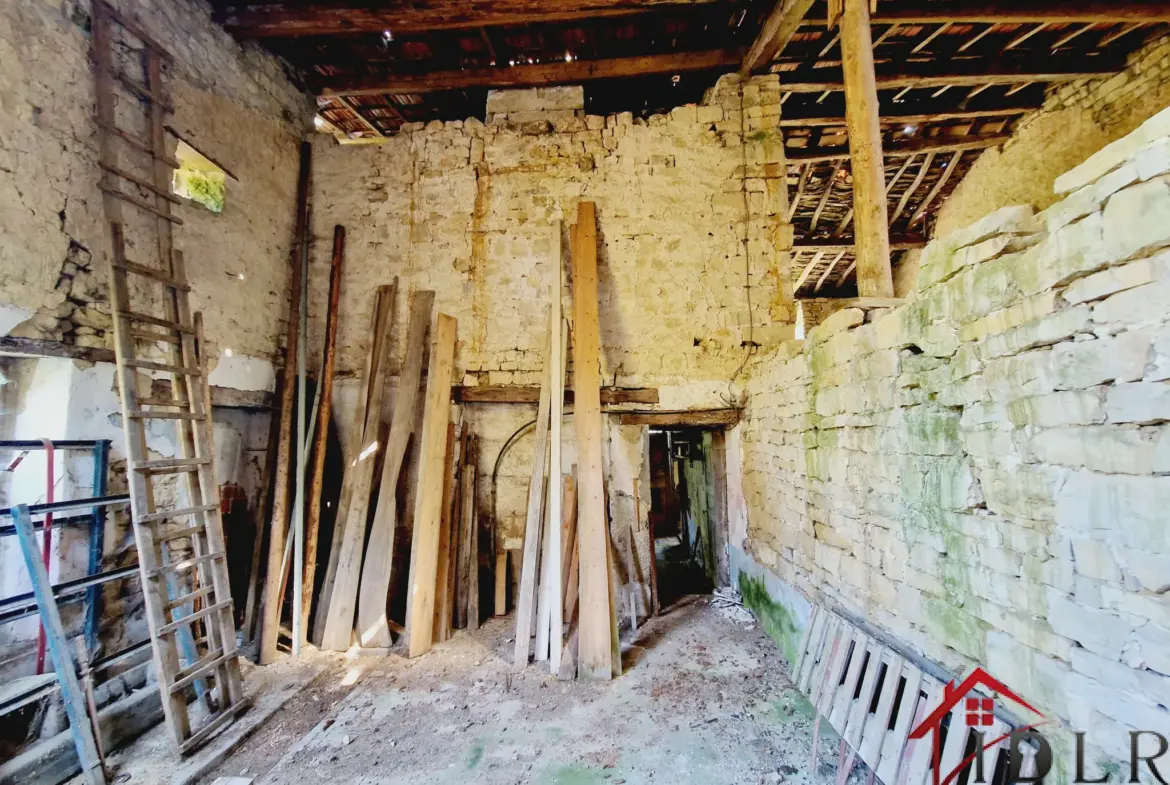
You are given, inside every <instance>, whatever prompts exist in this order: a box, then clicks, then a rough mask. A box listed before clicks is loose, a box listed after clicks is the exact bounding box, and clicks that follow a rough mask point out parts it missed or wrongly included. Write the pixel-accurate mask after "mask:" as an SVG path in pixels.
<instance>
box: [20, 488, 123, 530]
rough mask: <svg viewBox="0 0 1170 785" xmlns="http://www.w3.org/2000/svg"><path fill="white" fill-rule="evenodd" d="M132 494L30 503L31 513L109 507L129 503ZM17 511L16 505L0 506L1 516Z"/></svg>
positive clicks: (29, 511) (37, 526)
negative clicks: (50, 502) (49, 502)
mask: <svg viewBox="0 0 1170 785" xmlns="http://www.w3.org/2000/svg"><path fill="white" fill-rule="evenodd" d="M129 503H130V494H128V493H120V494H117V495H114V496H99V497H97V498H94V499H69V500H66V501H60V502H53V503H52V504H30V505H27V506H28V514H29V515H39V514H41V513H46V512H68V511H70V510H85V509H89V508H91V507H98V506H102V507H108V506H111V505H115V504H129ZM15 512H16V508H15V507H0V516H8V517H10V518H11V517H12V516H13V515H14V514H15ZM43 525H44V524H40V523H34V524H33V528H34V529H39V528H41V527H42V526H43Z"/></svg>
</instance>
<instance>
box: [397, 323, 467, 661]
mask: <svg viewBox="0 0 1170 785" xmlns="http://www.w3.org/2000/svg"><path fill="white" fill-rule="evenodd" d="M456 324H457V323H456V321H455V318H454V317H452V316H448V315H447V314H444V313H441V314H439V316H438V318H437V319H436V321H435V340H434V343H433V344H432V345H431V359H430V364H429V366H428V372H427V394H426V404H425V406H424V407H423V425H422V434H421V435H420V438H419V451H418V455H419V458H418V461H419V463H418V489H419V490H418V497H417V498H416V499H415V505H414V534H413V539H412V542H411V549H410V589H409V592H408V595H407V635H408V637H409V647H408V652H407V653H408V655H409V656H410V657H418V656H419V655H421V654H425V653H426V652H428V651H430V649H431V645H432V644H433V642H434V639H433V637H432V636H433V632H434V623H435V590H436V584H435V581H436V580H437V577H438V568H439V527H440V525H441V521H442V514H443V509H442V508H443V475H444V473H445V471H446V466H445V464H446V460H447V456H446V454H445V453H446V446H447V423H448V421H449V420H450V418H451V373H452V371H453V370H454V363H455V329H456Z"/></svg>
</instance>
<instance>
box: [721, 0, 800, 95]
mask: <svg viewBox="0 0 1170 785" xmlns="http://www.w3.org/2000/svg"><path fill="white" fill-rule="evenodd" d="M812 4H813V0H776V5H775V6H774V7H773V8H772V13H770V14H768V18H767V19H765V20H764V24H763V26H762V27H761V28H760V33H759V35H757V36H756V40H755V42H754V43H753V44H752V47H751V49H749V50H748V53H747V56H746V57H744V59H743V66H741V67H740V69H739V72H740V73H741V74H743V75H744V76H747V75H748V74H750V73H751V72H752V71H758V70H760V69H761V68H766V67H767V66H768V64H769V63H771V62H772V61H773V60H775V59H776V57H777V55H779V54H780V53H781V52H783V51H784V47H786V46H788V42H789V41H791V40H792V36H793V35H795V33H796V31H797V29H798V28H799V27H800V23H801V21H802V20H803V19H804V15H805V14H807V13H808V10H809V9H810V8H812Z"/></svg>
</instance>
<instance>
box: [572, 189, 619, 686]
mask: <svg viewBox="0 0 1170 785" xmlns="http://www.w3.org/2000/svg"><path fill="white" fill-rule="evenodd" d="M572 259H573V328H574V330H575V332H574V340H573V376H574V382H575V385H576V389H577V403H576V405H575V408H574V412H573V424H574V430H575V431H576V437H577V460H578V462H579V463H578V488H577V493H578V498H577V509H578V518H577V537H578V543H579V547H580V549H581V565H580V581H581V591H580V609H579V613H580V616H579V628H578V629H579V640H578V647H579V650H578V655H579V657H580V662H579V663H578V672H579V673H580V674H581V675H582V676H584V677H586V678H590V679H603V680H608V679H611V678H613V672H614V669H615V663H614V660H613V647H612V643H613V640H612V628H613V625H614V622H615V617H614V615H613V612H614V608H613V605H612V603H611V601H610V593H611V588H610V572H609V531H608V528H609V527H608V524H607V522H606V517H607V516H606V512H605V488H604V480H603V471H604V470H603V467H602V462H601V439H602V436H601V395H600V387H601V345H600V331H599V326H598V314H597V310H598V299H597V213H596V208H595V206H594V204H593V202H581V203H580V204H579V205H578V207H577V225H576V230H575V231H574V233H573V249H572ZM619 667H620V666H619Z"/></svg>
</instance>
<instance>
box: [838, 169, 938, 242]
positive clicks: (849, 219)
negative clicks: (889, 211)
mask: <svg viewBox="0 0 1170 785" xmlns="http://www.w3.org/2000/svg"><path fill="white" fill-rule="evenodd" d="M917 157H918V156H915V155H911V156H908V157H907V158H906V160H905V161H904V162H903V163H902V166H901V167H899V168H898V171H897V172H895V173H894V176H893V177H892V178H891V179H889V180H887V181H886V198H887V199H888V198H889V197H890V193H891V192H892V191H893V190H894V186H895V185H897V184H898V181H899V180H901V179H902V175H904V174H905V173H906V170H907V169H909V168H910V166H911V165H912V164H913V163H914V159H915V158H917ZM851 223H853V206H852V205H850V207H849V211H848V212H846V213H845V217H844V218H842V219H841V223H839V224H837V228H836V229H835V230H834V231H833V236H834V237H840V236H841V235H842V234H844V233H845V230H846V229H847V228H848V227H849V224H851Z"/></svg>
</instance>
